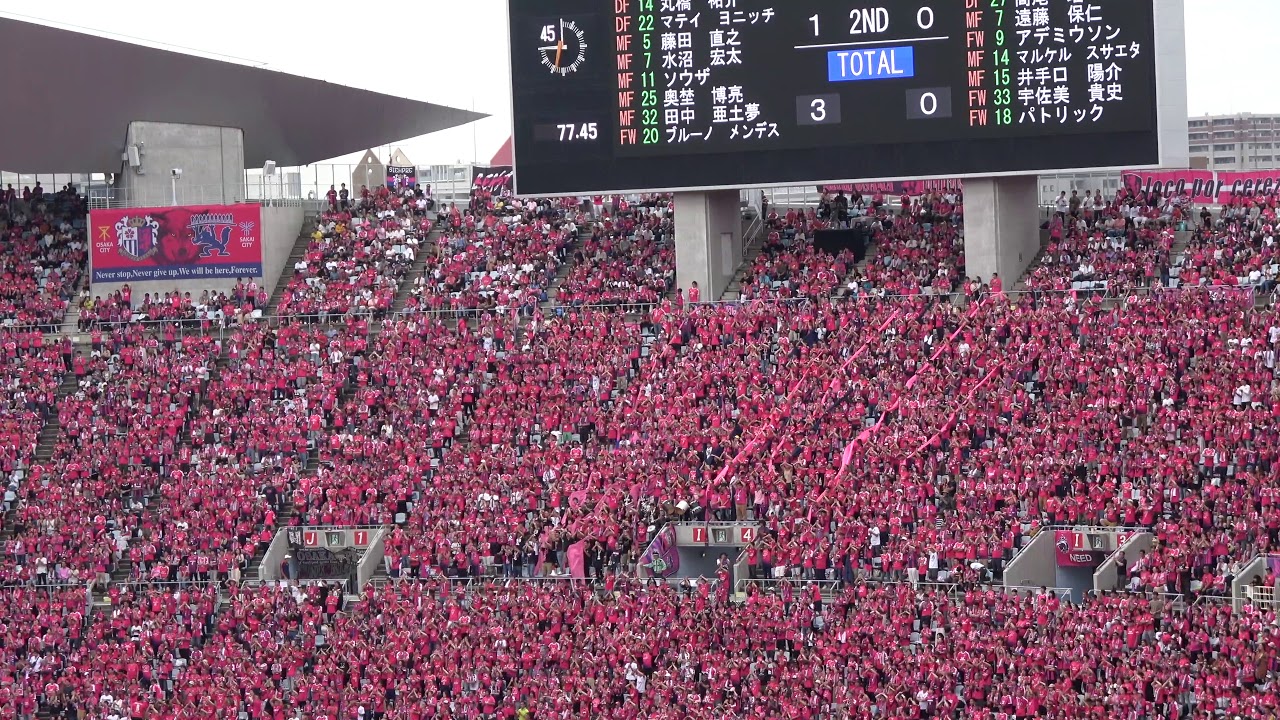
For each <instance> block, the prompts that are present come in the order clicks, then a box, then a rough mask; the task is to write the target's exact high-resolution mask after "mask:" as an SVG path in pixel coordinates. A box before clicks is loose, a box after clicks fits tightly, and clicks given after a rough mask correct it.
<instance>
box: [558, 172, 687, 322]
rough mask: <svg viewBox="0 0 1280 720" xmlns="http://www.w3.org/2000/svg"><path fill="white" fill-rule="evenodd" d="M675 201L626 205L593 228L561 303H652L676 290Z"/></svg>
mask: <svg viewBox="0 0 1280 720" xmlns="http://www.w3.org/2000/svg"><path fill="white" fill-rule="evenodd" d="M674 205H675V203H674V201H672V200H671V199H670V198H669V197H666V196H659V197H655V198H651V199H649V200H647V201H646V202H644V203H637V204H635V205H629V204H626V203H623V204H622V206H621V207H619V209H618V210H617V212H615V213H613V214H611V215H604V216H603V217H601V218H600V219H599V220H597V221H596V222H595V223H593V225H592V231H591V237H589V238H584V239H583V240H582V242H581V244H580V246H579V247H578V248H577V249H575V250H574V252H573V255H572V258H571V261H572V265H571V266H570V269H569V274H568V275H567V276H566V277H565V279H564V280H563V281H562V282H561V283H560V288H559V290H558V292H557V295H556V302H557V303H559V304H561V305H572V306H582V305H652V304H654V303H656V302H658V301H659V300H660V299H662V298H663V297H664V296H665V295H666V294H667V293H668V292H670V291H671V289H672V288H673V287H674V286H675V278H676V260H675V224H674V214H675V213H674Z"/></svg>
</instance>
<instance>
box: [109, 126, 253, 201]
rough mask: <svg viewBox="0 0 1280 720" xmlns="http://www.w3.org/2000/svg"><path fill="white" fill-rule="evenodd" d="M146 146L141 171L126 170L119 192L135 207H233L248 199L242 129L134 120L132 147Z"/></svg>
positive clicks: (123, 173) (118, 184)
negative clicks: (178, 175)
mask: <svg viewBox="0 0 1280 720" xmlns="http://www.w3.org/2000/svg"><path fill="white" fill-rule="evenodd" d="M138 144H141V145H142V157H141V160H142V166H141V167H142V170H143V173H142V174H138V172H137V171H136V170H134V169H132V168H129V167H128V166H127V165H126V166H125V167H124V168H122V169H121V173H120V175H119V180H118V181H117V188H118V190H117V194H118V196H120V197H121V198H123V200H124V202H125V203H126V204H128V205H129V206H131V207H167V206H170V205H173V204H174V197H173V196H174V190H175V187H174V182H173V178H172V175H171V173H172V171H173V170H174V169H180V170H182V177H181V178H180V179H179V180H178V181H177V184H176V191H177V204H179V205H230V204H234V203H237V202H240V201H242V200H244V197H245V192H244V133H243V132H242V131H241V130H240V129H239V128H222V127H208V126H204V125H178V124H173V123H157V122H134V123H130V124H129V132H128V142H127V145H129V146H133V145H138Z"/></svg>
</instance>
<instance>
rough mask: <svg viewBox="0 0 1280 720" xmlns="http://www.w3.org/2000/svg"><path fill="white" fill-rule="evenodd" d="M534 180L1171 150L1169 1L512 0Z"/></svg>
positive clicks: (1143, 156) (928, 169)
mask: <svg viewBox="0 0 1280 720" xmlns="http://www.w3.org/2000/svg"><path fill="white" fill-rule="evenodd" d="M508 12H509V22H510V33H511V48H510V50H511V71H512V72H511V82H512V111H513V120H514V132H513V138H514V148H515V173H516V189H517V191H518V192H519V193H521V194H525V195H542V194H574V193H591V192H608V191H632V190H659V189H662V190H675V189H708V188H722V187H741V186H744V185H763V184H775V183H776V184H783V183H811V182H828V181H842V180H853V179H892V178H912V177H930V176H953V177H954V176H960V177H963V176H974V175H993V174H1003V173H1018V172H1026V173H1036V172H1041V171H1046V170H1054V169H1068V168H1084V167H1115V166H1121V165H1132V166H1141V165H1153V164H1157V163H1158V162H1159V141H1158V135H1157V111H1156V107H1157V104H1156V63H1155V58H1156V48H1155V41H1156V40H1155V12H1156V11H1155V7H1154V0H901V1H899V0H881V2H878V3H876V2H842V1H838V0H837V1H833V0H510V2H509V4H508Z"/></svg>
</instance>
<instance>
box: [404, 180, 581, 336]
mask: <svg viewBox="0 0 1280 720" xmlns="http://www.w3.org/2000/svg"><path fill="white" fill-rule="evenodd" d="M581 220H582V217H581V215H580V214H579V213H578V212H577V210H576V208H575V206H574V205H573V204H572V202H571V201H568V200H566V201H563V202H561V201H550V200H544V201H533V200H529V201H521V200H518V199H512V198H500V199H487V200H486V199H481V198H477V199H476V200H473V202H472V207H470V208H467V209H465V210H463V209H460V208H458V207H457V206H456V205H453V206H451V207H450V208H448V209H447V210H446V211H445V212H442V213H441V215H440V218H439V225H440V236H439V238H438V239H437V241H436V243H435V247H434V248H433V251H432V254H431V255H430V256H429V257H428V258H427V266H426V269H425V271H424V272H423V273H422V275H420V276H419V277H418V278H416V279H415V281H414V287H413V296H412V297H411V298H410V305H409V308H410V309H413V310H426V311H440V310H449V311H454V312H461V313H470V312H474V311H495V312H497V313H499V314H504V313H509V312H511V311H514V310H524V311H528V310H529V309H531V308H532V307H533V306H535V305H537V304H539V303H541V302H545V301H546V300H547V299H548V290H549V289H550V287H551V284H552V281H554V280H555V277H556V272H557V269H558V268H559V266H560V263H561V262H562V261H563V260H564V258H565V257H566V255H567V253H568V251H569V248H570V247H572V245H573V243H574V242H575V241H576V240H577V238H578V232H579V223H580V222H581Z"/></svg>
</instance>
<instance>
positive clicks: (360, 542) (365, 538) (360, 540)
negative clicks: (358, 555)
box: [351, 530, 369, 547]
mask: <svg viewBox="0 0 1280 720" xmlns="http://www.w3.org/2000/svg"><path fill="white" fill-rule="evenodd" d="M351 543H352V544H353V545H355V546H356V547H365V546H367V545H368V544H369V531H368V530H356V531H355V532H353V533H351Z"/></svg>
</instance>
